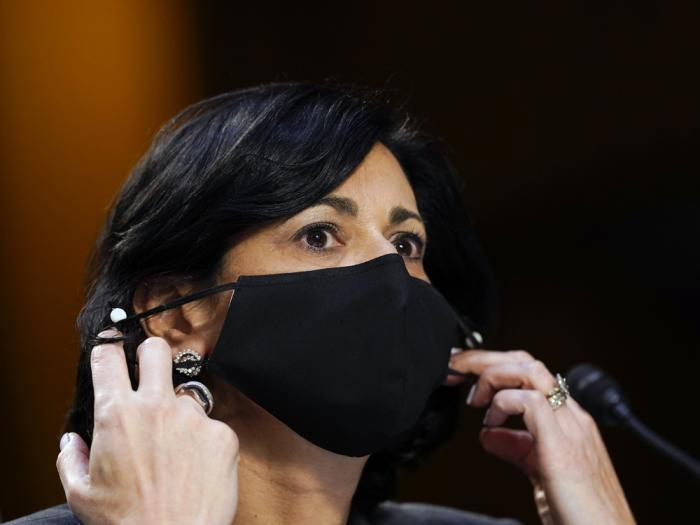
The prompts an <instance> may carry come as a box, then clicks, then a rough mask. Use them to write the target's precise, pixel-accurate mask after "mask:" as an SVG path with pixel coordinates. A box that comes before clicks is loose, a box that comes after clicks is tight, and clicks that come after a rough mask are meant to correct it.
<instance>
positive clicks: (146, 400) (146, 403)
mask: <svg viewBox="0 0 700 525" xmlns="http://www.w3.org/2000/svg"><path fill="white" fill-rule="evenodd" d="M138 403H139V408H140V409H141V410H143V411H144V412H146V413H147V414H160V413H163V412H166V411H167V409H168V403H167V400H166V399H165V398H164V397H163V396H160V395H157V394H152V393H144V395H141V396H139V399H138Z"/></svg>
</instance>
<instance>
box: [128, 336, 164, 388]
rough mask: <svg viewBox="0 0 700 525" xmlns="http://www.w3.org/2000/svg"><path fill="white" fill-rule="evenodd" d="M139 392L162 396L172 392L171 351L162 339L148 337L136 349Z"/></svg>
mask: <svg viewBox="0 0 700 525" xmlns="http://www.w3.org/2000/svg"><path fill="white" fill-rule="evenodd" d="M136 357H137V359H138V363H139V387H138V391H139V392H144V391H149V392H153V393H157V394H164V393H167V392H172V391H173V364H172V363H173V360H172V349H171V348H170V345H169V344H168V343H167V341H166V340H165V339H163V338H162V337H149V338H148V339H146V340H145V341H144V342H143V343H141V344H140V345H139V347H138V348H137V349H136Z"/></svg>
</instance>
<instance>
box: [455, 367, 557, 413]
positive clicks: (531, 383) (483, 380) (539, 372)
mask: <svg viewBox="0 0 700 525" xmlns="http://www.w3.org/2000/svg"><path fill="white" fill-rule="evenodd" d="M555 383H556V381H555V379H554V376H552V374H551V373H550V371H549V370H548V369H547V367H546V366H545V365H544V363H542V361H538V360H536V359H535V360H532V361H525V362H509V363H502V364H500V365H494V366H490V367H488V368H487V369H485V370H484V371H483V372H482V374H481V375H480V376H479V380H478V381H477V383H476V384H475V385H474V387H473V389H474V390H473V392H470V393H469V397H468V398H467V399H469V404H470V405H472V406H474V407H482V406H486V405H488V404H489V403H490V402H491V399H493V396H494V394H495V393H496V392H497V391H499V390H502V389H504V388H531V389H535V390H539V391H540V392H549V391H550V390H552V388H554V385H555Z"/></svg>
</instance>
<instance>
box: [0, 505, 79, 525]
mask: <svg viewBox="0 0 700 525" xmlns="http://www.w3.org/2000/svg"><path fill="white" fill-rule="evenodd" d="M4 525H82V522H81V521H80V520H79V519H78V518H77V517H76V516H75V514H73V513H72V512H71V510H70V509H69V508H68V504H67V503H63V504H61V505H56V506H55V507H49V508H47V509H44V510H40V511H39V512H35V513H33V514H29V515H27V516H23V517H21V518H17V519H16V520H12V521H8V522H5V524H4Z"/></svg>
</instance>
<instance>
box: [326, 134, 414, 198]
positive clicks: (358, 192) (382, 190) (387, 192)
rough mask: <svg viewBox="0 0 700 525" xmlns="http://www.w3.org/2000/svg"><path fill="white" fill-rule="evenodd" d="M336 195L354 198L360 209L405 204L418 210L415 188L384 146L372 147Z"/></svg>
mask: <svg viewBox="0 0 700 525" xmlns="http://www.w3.org/2000/svg"><path fill="white" fill-rule="evenodd" d="M333 194H334V195H342V196H345V197H351V198H353V199H354V200H356V201H357V202H358V203H361V204H360V205H361V206H371V205H375V204H376V205H380V204H381V205H384V206H393V205H394V204H402V205H403V206H405V207H407V208H410V209H413V210H417V206H416V198H415V195H414V193H413V188H412V187H411V184H410V183H409V181H408V178H407V177H406V174H405V173H404V171H403V169H402V168H401V165H400V164H399V162H398V160H396V157H394V155H393V154H392V153H391V151H389V149H388V148H387V147H386V146H384V145H383V144H381V143H377V144H375V145H374V147H372V149H371V150H370V152H369V153H368V154H367V156H366V157H365V158H364V159H363V161H362V162H361V163H360V164H359V165H358V166H357V168H356V169H355V171H353V172H352V174H351V175H350V176H349V177H348V178H347V179H345V180H344V181H343V182H342V184H340V185H339V186H338V187H337V188H336V189H335V190H334V191H333Z"/></svg>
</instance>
